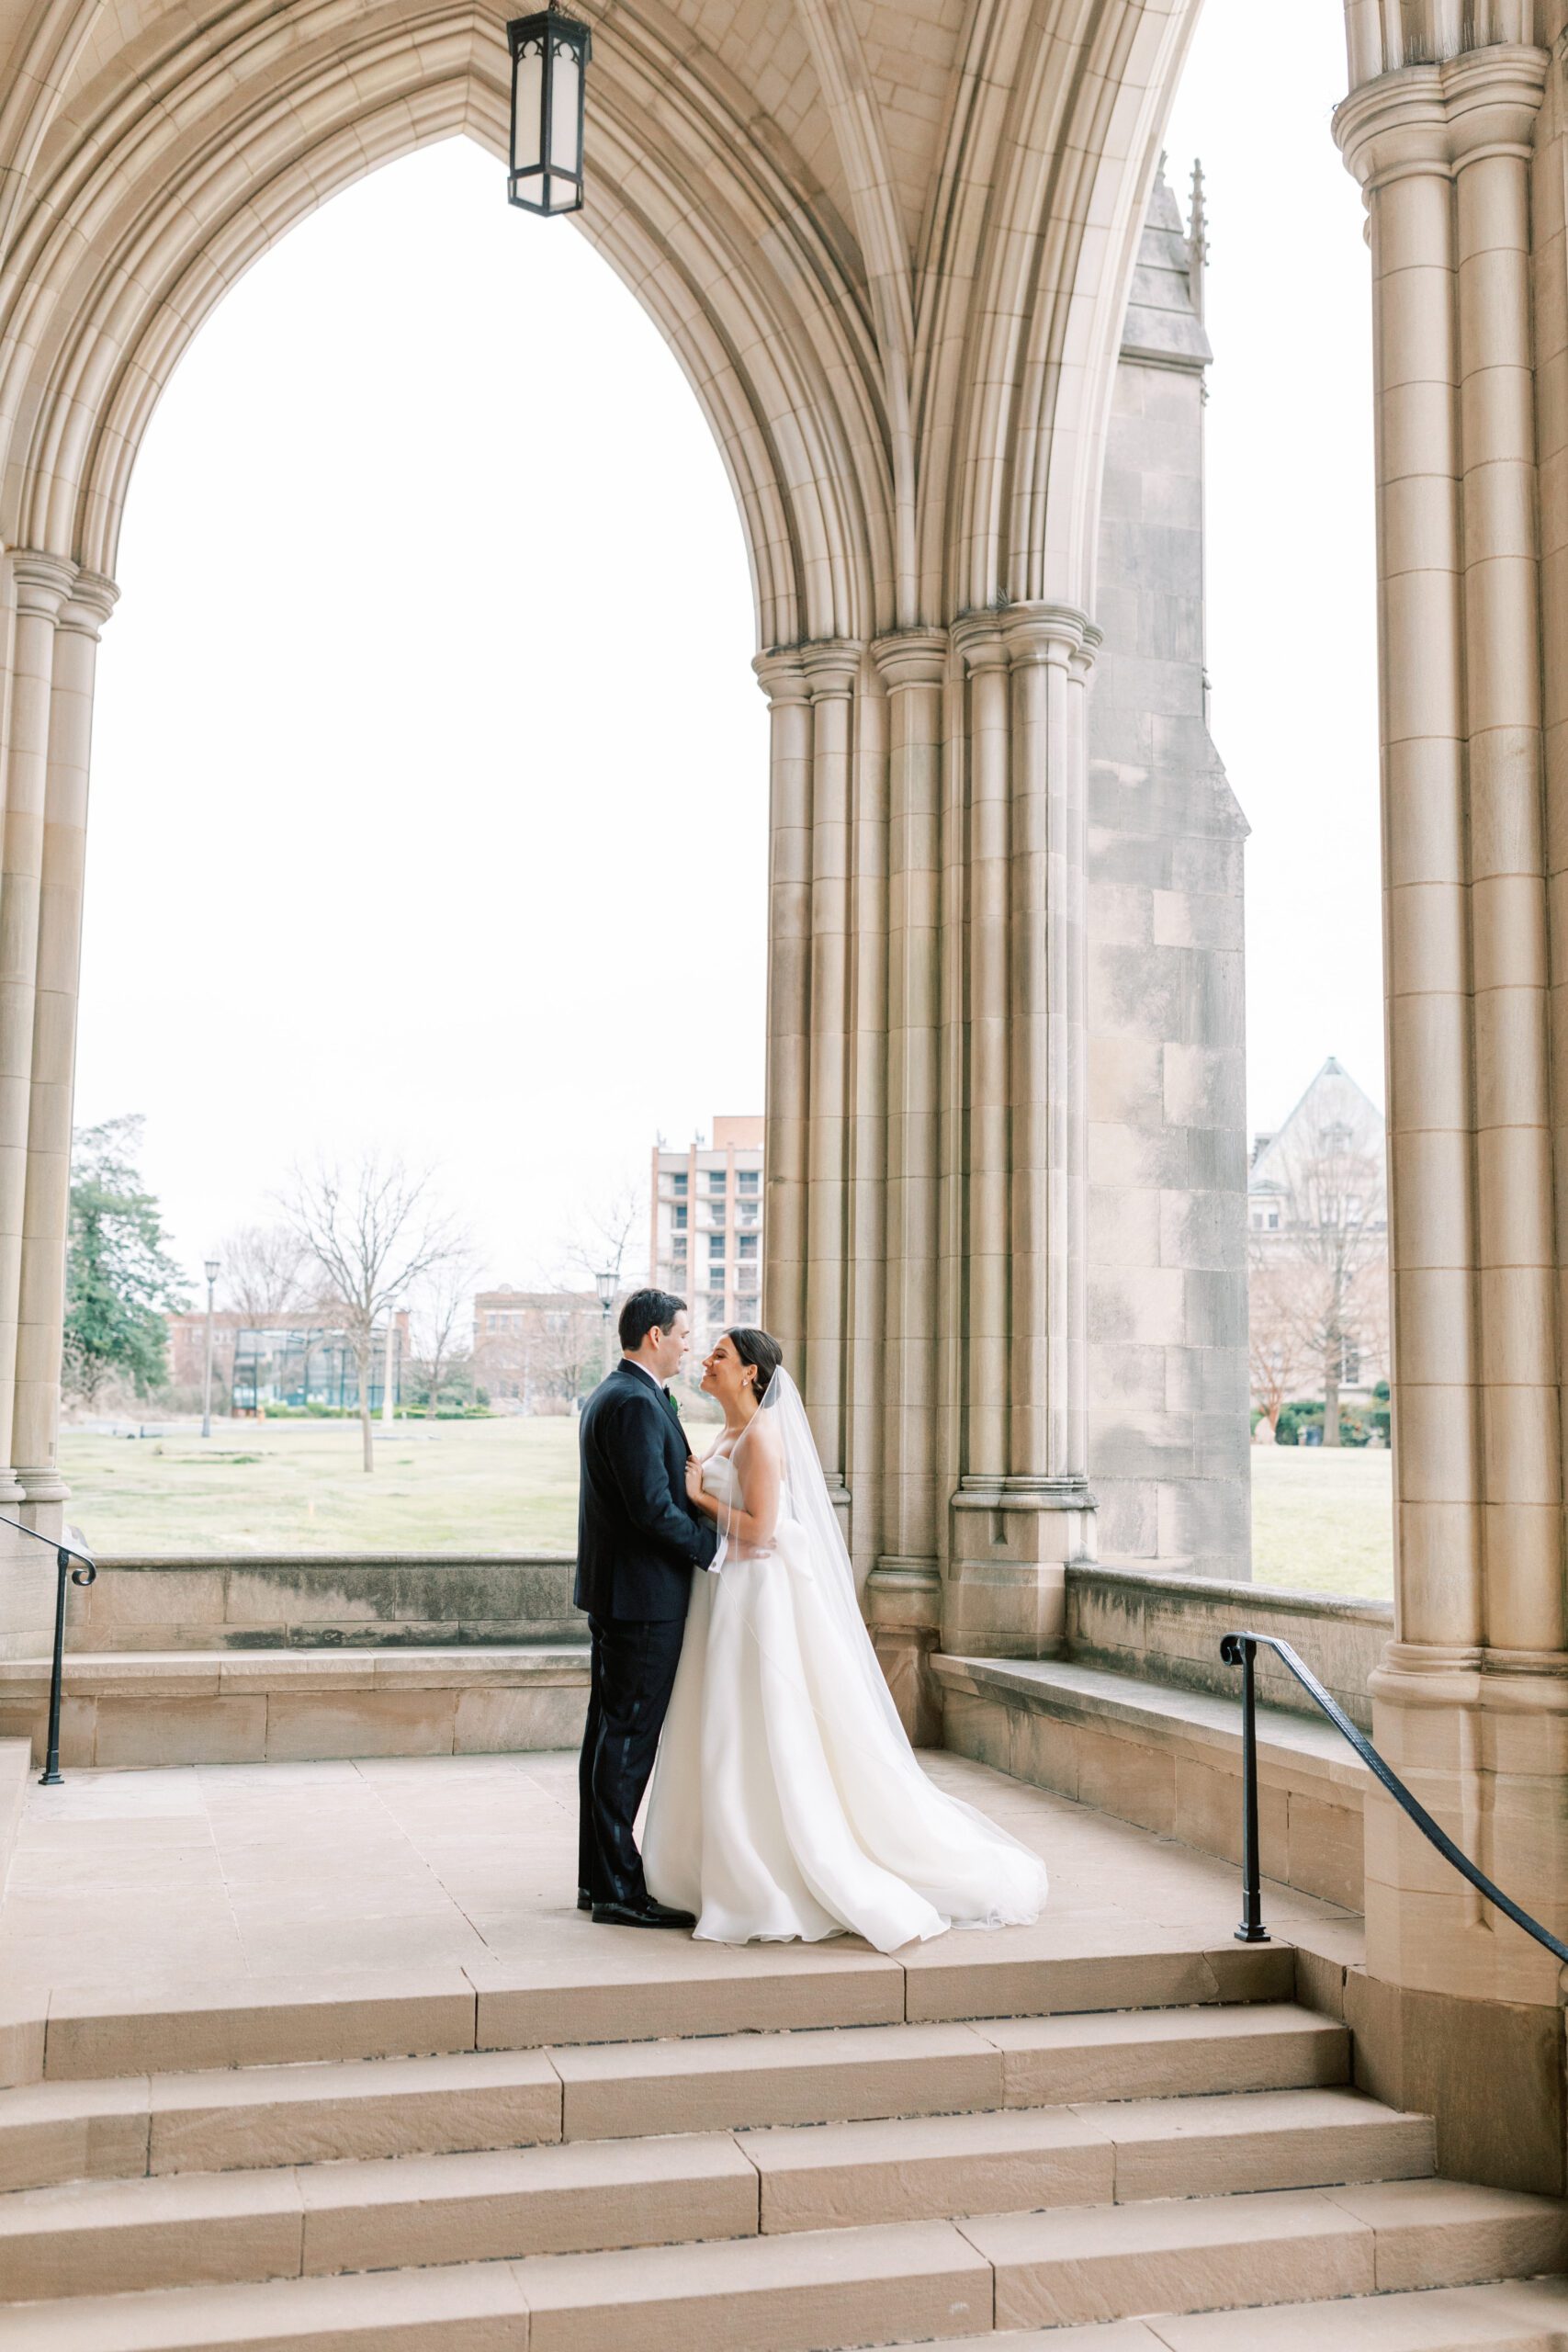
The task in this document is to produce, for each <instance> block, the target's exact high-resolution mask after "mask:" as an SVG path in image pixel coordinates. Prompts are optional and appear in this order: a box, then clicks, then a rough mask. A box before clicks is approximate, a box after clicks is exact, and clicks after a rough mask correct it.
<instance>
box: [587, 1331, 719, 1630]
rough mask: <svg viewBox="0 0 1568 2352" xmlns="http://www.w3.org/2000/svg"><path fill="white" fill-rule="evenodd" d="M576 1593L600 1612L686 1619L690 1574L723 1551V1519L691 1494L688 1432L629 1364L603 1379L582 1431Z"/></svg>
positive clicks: (596, 1613) (612, 1615)
mask: <svg viewBox="0 0 1568 2352" xmlns="http://www.w3.org/2000/svg"><path fill="white" fill-rule="evenodd" d="M578 1446H579V1451H580V1453H581V1465H582V1476H581V1486H580V1487H579V1490H578V1504H577V1589H576V1591H575V1593H574V1595H573V1599H574V1600H576V1602H577V1605H578V1607H579V1608H580V1609H586V1610H587V1611H588V1613H589V1615H590V1616H592V1617H610V1618H620V1619H623V1620H626V1619H630V1620H633V1621H637V1620H641V1621H643V1622H648V1621H650V1620H655V1619H661V1618H671V1617H683V1616H684V1615H685V1613H686V1603H687V1601H688V1600H690V1599H691V1595H692V1570H693V1569H694V1568H705V1567H706V1566H707V1564H708V1562H709V1561H710V1560H711V1559H712V1558H713V1555H714V1554H715V1553H716V1551H717V1549H718V1529H717V1526H716V1523H715V1521H712V1520H711V1519H709V1518H707V1517H706V1516H705V1514H703V1513H700V1512H698V1511H694V1510H693V1509H692V1507H691V1505H690V1503H689V1502H688V1501H687V1500H686V1453H687V1450H688V1449H687V1445H686V1438H685V1432H684V1431H683V1430H682V1427H681V1424H680V1422H679V1421H678V1420H677V1419H676V1417H675V1414H674V1411H673V1409H672V1408H671V1407H670V1406H669V1405H667V1404H666V1403H665V1401H664V1399H663V1398H662V1397H660V1393H659V1390H658V1389H657V1387H655V1385H653V1383H652V1381H650V1380H649V1379H648V1378H647V1377H645V1375H644V1374H642V1373H640V1372H636V1371H633V1370H632V1368H631V1367H630V1366H629V1365H627V1364H626V1363H619V1364H617V1365H616V1367H615V1371H614V1372H612V1373H611V1374H609V1375H608V1376H607V1377H606V1378H605V1379H604V1380H602V1381H601V1382H600V1384H599V1385H598V1387H597V1388H596V1389H595V1390H594V1391H593V1394H592V1397H590V1398H589V1399H588V1402H587V1403H586V1404H585V1405H584V1407H583V1408H582V1419H581V1424H580V1426H579V1430H578Z"/></svg>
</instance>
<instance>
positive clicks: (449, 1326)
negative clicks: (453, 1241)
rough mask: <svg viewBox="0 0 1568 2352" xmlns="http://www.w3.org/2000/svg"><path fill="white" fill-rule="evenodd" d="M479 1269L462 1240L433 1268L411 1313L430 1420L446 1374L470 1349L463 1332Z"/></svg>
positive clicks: (426, 1407)
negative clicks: (449, 1254)
mask: <svg viewBox="0 0 1568 2352" xmlns="http://www.w3.org/2000/svg"><path fill="white" fill-rule="evenodd" d="M477 1272H478V1261H477V1260H476V1258H475V1257H474V1255H473V1252H472V1251H471V1250H468V1248H467V1247H466V1246H465V1245H464V1244H463V1243H461V1242H459V1243H458V1244H457V1246H456V1247H455V1248H454V1250H453V1251H452V1254H451V1256H450V1257H447V1258H445V1259H443V1260H442V1261H441V1262H440V1263H439V1264H438V1265H435V1266H433V1267H432V1268H431V1270H430V1272H429V1273H428V1274H426V1276H425V1277H424V1280H423V1283H421V1284H420V1286H419V1290H418V1293H417V1295H416V1296H415V1299H414V1302H413V1306H412V1313H411V1322H412V1337H413V1352H414V1365H415V1368H416V1370H417V1372H418V1374H419V1378H420V1381H421V1384H422V1385H423V1389H424V1417H425V1419H426V1420H429V1419H432V1418H433V1417H434V1412H435V1408H436V1406H437V1404H438V1403H439V1401H440V1394H441V1380H442V1375H443V1374H444V1373H447V1372H449V1371H450V1370H451V1368H452V1366H453V1364H454V1363H457V1360H458V1359H459V1358H460V1357H462V1356H464V1355H466V1354H468V1349H467V1348H466V1347H465V1346H464V1345H463V1344H462V1340H461V1337H460V1335H461V1334H462V1332H463V1330H464V1328H465V1325H467V1324H468V1320H469V1316H470V1314H471V1306H470V1302H471V1300H472V1297H473V1290H474V1278H475V1275H476V1273H477Z"/></svg>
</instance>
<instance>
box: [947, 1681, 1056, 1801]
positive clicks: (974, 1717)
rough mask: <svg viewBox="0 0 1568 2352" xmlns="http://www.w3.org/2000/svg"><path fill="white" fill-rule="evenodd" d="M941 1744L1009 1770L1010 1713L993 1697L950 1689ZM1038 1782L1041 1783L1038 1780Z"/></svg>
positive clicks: (978, 1762) (994, 1767)
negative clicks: (977, 1696) (974, 1695)
mask: <svg viewBox="0 0 1568 2352" xmlns="http://www.w3.org/2000/svg"><path fill="white" fill-rule="evenodd" d="M942 1745H943V1746H944V1747H950V1748H952V1749H953V1752H954V1754H955V1755H959V1756H972V1757H973V1758H975V1761H976V1763H977V1764H988V1765H990V1766H991V1767H992V1769H993V1770H996V1771H998V1772H1006V1771H1009V1770H1010V1769H1011V1758H1012V1713H1011V1710H1010V1708H1007V1707H1004V1706H1003V1705H1001V1704H1000V1702H998V1701H997V1700H994V1699H978V1698H973V1697H971V1696H969V1695H968V1694H967V1693H965V1692H964V1691H949V1692H948V1694H947V1697H946V1699H945V1701H944V1702H943V1706H942ZM1040 1785H1042V1786H1044V1785H1045V1784H1044V1783H1043V1782H1042V1783H1041V1784H1040Z"/></svg>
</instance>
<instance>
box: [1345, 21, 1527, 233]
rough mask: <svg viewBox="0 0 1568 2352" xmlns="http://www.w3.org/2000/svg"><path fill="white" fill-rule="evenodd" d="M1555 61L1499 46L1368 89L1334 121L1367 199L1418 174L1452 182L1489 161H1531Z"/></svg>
mask: <svg viewBox="0 0 1568 2352" xmlns="http://www.w3.org/2000/svg"><path fill="white" fill-rule="evenodd" d="M1550 62H1551V60H1550V58H1549V57H1548V55H1547V52H1546V51H1545V50H1544V49H1527V48H1521V47H1517V46H1515V45H1514V44H1512V43H1500V44H1499V45H1498V46H1497V47H1495V48H1493V49H1474V50H1469V51H1466V52H1465V53H1464V54H1463V55H1462V56H1460V57H1455V58H1451V59H1450V61H1449V62H1448V63H1447V64H1446V65H1406V66H1402V67H1401V68H1400V70H1399V71H1398V72H1397V73H1394V74H1382V75H1380V76H1379V78H1378V79H1377V80H1376V81H1374V82H1366V83H1363V84H1362V85H1361V87H1360V88H1359V90H1355V91H1353V92H1352V93H1351V95H1350V96H1349V97H1348V98H1347V99H1346V100H1345V101H1344V103H1343V104H1342V105H1341V106H1339V107H1337V108H1336V110H1335V116H1334V136H1335V139H1336V140H1337V142H1338V146H1339V152H1340V153H1341V154H1342V155H1343V156H1344V158H1345V161H1346V163H1347V164H1348V166H1349V169H1350V170H1351V172H1352V173H1353V174H1354V175H1355V176H1356V178H1357V179H1358V180H1359V183H1360V186H1361V190H1362V194H1363V195H1364V196H1367V197H1370V196H1371V194H1372V193H1373V191H1374V190H1375V189H1377V188H1380V187H1387V186H1388V185H1389V183H1390V182H1391V181H1393V180H1399V179H1408V178H1410V177H1412V176H1416V175H1431V174H1433V173H1437V174H1438V175H1441V176H1443V177H1445V178H1450V177H1451V176H1452V175H1453V174H1454V173H1455V172H1458V171H1462V170H1463V169H1464V167H1465V165H1466V164H1473V163H1478V162H1479V161H1480V160H1481V159H1482V158H1483V156H1486V155H1499V154H1502V155H1513V156H1516V157H1517V158H1519V159H1521V160H1523V159H1526V158H1528V157H1529V154H1530V153H1531V143H1530V142H1531V139H1532V137H1533V133H1534V128H1535V118H1536V116H1537V114H1538V113H1539V112H1540V102H1541V98H1542V96H1543V95H1544V93H1545V89H1546V75H1547V68H1548V66H1549V64H1550Z"/></svg>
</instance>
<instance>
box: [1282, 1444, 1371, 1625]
mask: <svg viewBox="0 0 1568 2352" xmlns="http://www.w3.org/2000/svg"><path fill="white" fill-rule="evenodd" d="M1252 1573H1253V1575H1254V1577H1256V1578H1257V1580H1258V1583H1259V1584H1274V1585H1290V1586H1292V1587H1293V1588H1294V1589H1295V1590H1296V1591H1298V1592H1345V1593H1352V1594H1354V1595H1356V1596H1358V1597H1359V1598H1360V1599H1362V1600H1389V1599H1391V1598H1392V1596H1393V1454H1392V1453H1389V1452H1388V1451H1387V1449H1386V1448H1383V1447H1380V1448H1379V1449H1378V1450H1377V1451H1375V1452H1374V1451H1373V1450H1372V1449H1371V1447H1367V1448H1362V1449H1358V1448H1356V1447H1353V1446H1340V1447H1337V1448H1329V1449H1326V1450H1325V1448H1323V1447H1322V1446H1306V1445H1255V1446H1254V1447H1253V1449H1252Z"/></svg>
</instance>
